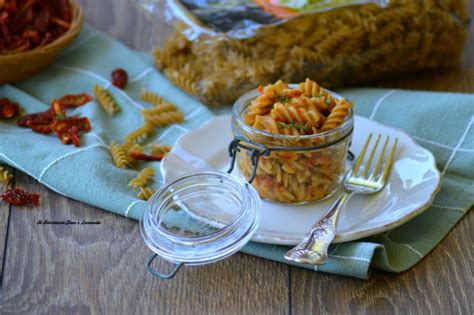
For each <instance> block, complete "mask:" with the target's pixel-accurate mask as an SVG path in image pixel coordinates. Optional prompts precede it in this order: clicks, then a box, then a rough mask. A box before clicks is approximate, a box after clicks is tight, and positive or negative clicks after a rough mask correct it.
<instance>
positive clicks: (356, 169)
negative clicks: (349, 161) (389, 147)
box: [352, 133, 372, 176]
mask: <svg viewBox="0 0 474 315" xmlns="http://www.w3.org/2000/svg"><path fill="white" fill-rule="evenodd" d="M371 139H372V133H370V134H369V136H368V137H367V140H365V144H364V146H363V147H362V151H360V153H359V156H358V157H357V160H356V161H355V163H354V166H353V167H352V175H353V176H357V173H358V172H359V168H360V165H361V164H362V160H363V159H364V155H365V151H367V147H368V146H369V143H370V140H371Z"/></svg>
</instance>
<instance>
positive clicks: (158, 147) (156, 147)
mask: <svg viewBox="0 0 474 315" xmlns="http://www.w3.org/2000/svg"><path fill="white" fill-rule="evenodd" d="M150 151H151V154H152V155H165V154H166V153H168V152H170V151H171V146H169V145H163V144H152V145H150Z"/></svg>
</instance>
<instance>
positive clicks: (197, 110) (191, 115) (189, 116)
mask: <svg viewBox="0 0 474 315" xmlns="http://www.w3.org/2000/svg"><path fill="white" fill-rule="evenodd" d="M203 110H204V107H200V108H198V109H196V110H195V111H194V112H192V113H191V114H189V115H188V116H187V117H185V120H189V119H191V117H194V116H196V115H197V114H198V113H200V112H201V111H203Z"/></svg>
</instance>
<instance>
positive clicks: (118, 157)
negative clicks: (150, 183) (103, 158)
mask: <svg viewBox="0 0 474 315" xmlns="http://www.w3.org/2000/svg"><path fill="white" fill-rule="evenodd" d="M109 151H110V154H111V156H112V160H113V162H114V164H115V166H117V167H118V168H125V167H126V166H129V165H130V161H129V160H128V159H127V155H126V153H125V151H124V150H123V148H122V146H120V145H119V144H116V143H112V144H111V145H110V147H109Z"/></svg>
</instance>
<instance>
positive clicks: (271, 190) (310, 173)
mask: <svg viewBox="0 0 474 315" xmlns="http://www.w3.org/2000/svg"><path fill="white" fill-rule="evenodd" d="M290 87H291V88H294V87H296V85H290ZM331 94H332V95H333V96H334V97H335V98H336V99H340V96H338V95H336V94H334V93H332V92H331ZM259 95H260V93H259V92H258V91H257V90H253V91H250V92H248V93H247V94H245V95H243V96H241V97H240V98H239V99H238V100H237V101H236V102H235V104H234V107H233V113H232V131H233V133H234V136H236V137H241V138H243V139H248V140H250V141H252V142H254V143H256V144H260V145H263V146H264V147H266V148H268V149H269V150H270V153H269V154H268V155H266V156H261V157H260V158H259V160H258V164H257V166H256V174H255V178H254V180H253V182H252V185H253V186H254V187H255V189H256V190H257V191H258V193H259V195H260V197H261V198H263V199H267V200H270V201H276V202H282V203H294V204H303V203H308V202H315V201H319V200H323V199H326V198H328V197H330V196H331V195H332V194H334V193H335V192H336V191H337V189H338V188H339V186H340V184H341V183H342V180H343V177H344V170H345V161H346V157H347V152H348V149H349V144H350V142H351V139H352V131H353V126H354V119H353V114H352V110H351V111H350V112H349V116H348V117H347V118H346V120H345V121H344V123H343V124H341V125H340V126H339V127H337V128H335V129H332V130H329V131H326V132H323V133H318V134H311V135H286V134H285V135H284V134H273V133H269V132H266V131H263V130H259V129H256V128H253V127H252V126H250V125H248V124H246V123H245V121H244V116H245V114H246V111H247V109H248V106H249V105H250V104H251V102H252V100H253V99H255V98H256V97H258V96H259ZM237 165H238V168H239V170H240V172H241V174H242V175H244V177H245V178H251V177H252V173H253V168H254V165H253V163H252V155H251V154H250V152H249V150H246V149H241V150H239V151H238V152H237Z"/></svg>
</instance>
